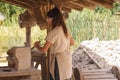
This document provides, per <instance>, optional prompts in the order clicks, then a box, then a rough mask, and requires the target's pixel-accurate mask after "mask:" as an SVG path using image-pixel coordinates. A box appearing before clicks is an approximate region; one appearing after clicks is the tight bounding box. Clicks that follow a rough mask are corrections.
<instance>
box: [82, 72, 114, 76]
mask: <svg viewBox="0 0 120 80" xmlns="http://www.w3.org/2000/svg"><path fill="white" fill-rule="evenodd" d="M82 74H83V75H85V76H87V75H107V74H112V73H106V72H97V73H82ZM112 75H113V74H112Z"/></svg>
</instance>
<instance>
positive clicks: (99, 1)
mask: <svg viewBox="0 0 120 80" xmlns="http://www.w3.org/2000/svg"><path fill="white" fill-rule="evenodd" d="M87 1H89V2H92V3H94V4H97V5H101V6H103V7H106V8H109V9H111V8H113V4H112V3H108V2H106V1H104V0H87Z"/></svg>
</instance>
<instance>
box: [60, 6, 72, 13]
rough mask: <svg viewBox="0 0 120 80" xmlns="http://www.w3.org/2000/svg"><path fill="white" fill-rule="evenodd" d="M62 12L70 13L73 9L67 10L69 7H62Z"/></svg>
mask: <svg viewBox="0 0 120 80" xmlns="http://www.w3.org/2000/svg"><path fill="white" fill-rule="evenodd" d="M62 10H63V11H65V12H68V13H70V12H71V9H70V8H67V7H65V6H63V7H62Z"/></svg>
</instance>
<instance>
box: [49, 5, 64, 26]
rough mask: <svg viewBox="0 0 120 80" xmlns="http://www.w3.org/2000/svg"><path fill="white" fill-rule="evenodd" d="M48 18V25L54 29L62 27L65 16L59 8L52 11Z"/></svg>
mask: <svg viewBox="0 0 120 80" xmlns="http://www.w3.org/2000/svg"><path fill="white" fill-rule="evenodd" d="M47 17H48V18H47V21H48V24H50V25H51V26H52V28H54V27H56V26H60V25H62V23H63V15H62V13H61V12H60V10H59V9H58V8H57V7H55V8H53V9H52V10H50V11H49V12H48V13H47Z"/></svg>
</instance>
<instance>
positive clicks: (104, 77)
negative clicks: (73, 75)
mask: <svg viewBox="0 0 120 80" xmlns="http://www.w3.org/2000/svg"><path fill="white" fill-rule="evenodd" d="M84 78H85V79H116V77H115V76H114V75H113V74H107V75H104V74H103V75H88V76H84Z"/></svg>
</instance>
